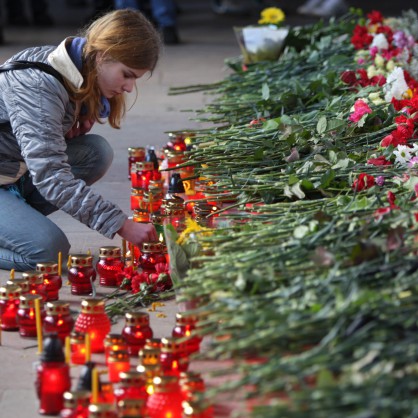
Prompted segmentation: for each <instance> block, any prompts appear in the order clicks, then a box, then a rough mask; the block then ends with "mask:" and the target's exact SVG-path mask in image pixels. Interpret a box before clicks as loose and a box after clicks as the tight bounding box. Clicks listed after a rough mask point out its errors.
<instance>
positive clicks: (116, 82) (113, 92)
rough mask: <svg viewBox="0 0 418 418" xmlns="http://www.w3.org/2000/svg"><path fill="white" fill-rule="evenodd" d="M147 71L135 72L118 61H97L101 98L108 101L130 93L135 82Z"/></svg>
mask: <svg viewBox="0 0 418 418" xmlns="http://www.w3.org/2000/svg"><path fill="white" fill-rule="evenodd" d="M147 72H148V70H136V69H133V68H130V67H127V66H126V65H124V64H122V63H121V62H119V61H104V60H101V59H100V58H98V61H97V82H98V85H99V88H100V91H101V92H102V94H103V96H105V97H106V98H107V99H110V98H112V97H114V96H117V95H118V94H123V93H125V92H126V93H130V92H131V91H132V90H133V89H134V87H135V83H136V80H137V79H139V78H141V77H142V76H143V75H144V74H146V73H147Z"/></svg>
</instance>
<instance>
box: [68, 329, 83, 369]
mask: <svg viewBox="0 0 418 418" xmlns="http://www.w3.org/2000/svg"><path fill="white" fill-rule="evenodd" d="M70 350H71V355H70V357H71V364H85V363H86V339H85V334H84V332H77V331H73V332H71V334H70Z"/></svg>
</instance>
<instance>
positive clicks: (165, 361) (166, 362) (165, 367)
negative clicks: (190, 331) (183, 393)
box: [160, 337, 189, 376]
mask: <svg viewBox="0 0 418 418" xmlns="http://www.w3.org/2000/svg"><path fill="white" fill-rule="evenodd" d="M161 343H162V346H161V354H160V364H161V370H162V371H163V373H164V374H166V375H171V376H179V375H180V373H181V372H186V371H187V369H188V368H189V356H188V353H187V350H186V345H185V343H184V342H182V341H181V339H179V338H174V337H167V338H162V339H161Z"/></svg>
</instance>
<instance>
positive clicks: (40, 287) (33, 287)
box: [22, 270, 48, 302]
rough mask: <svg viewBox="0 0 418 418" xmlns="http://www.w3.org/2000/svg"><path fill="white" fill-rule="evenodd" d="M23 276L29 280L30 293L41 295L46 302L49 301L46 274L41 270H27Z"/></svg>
mask: <svg viewBox="0 0 418 418" xmlns="http://www.w3.org/2000/svg"><path fill="white" fill-rule="evenodd" d="M22 278H24V279H26V280H28V281H29V293H30V294H31V295H40V296H42V300H43V301H44V302H46V301H47V299H48V295H47V292H46V287H45V284H44V275H43V274H42V273H39V271H35V270H34V271H25V272H24V273H22Z"/></svg>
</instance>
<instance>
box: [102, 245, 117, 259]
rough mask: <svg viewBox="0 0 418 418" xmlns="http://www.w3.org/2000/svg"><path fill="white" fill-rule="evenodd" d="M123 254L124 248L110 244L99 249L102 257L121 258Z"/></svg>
mask: <svg viewBox="0 0 418 418" xmlns="http://www.w3.org/2000/svg"><path fill="white" fill-rule="evenodd" d="M121 256H122V250H121V249H120V248H119V247H115V246H108V247H101V248H100V249H99V257H100V258H120V257H121Z"/></svg>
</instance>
